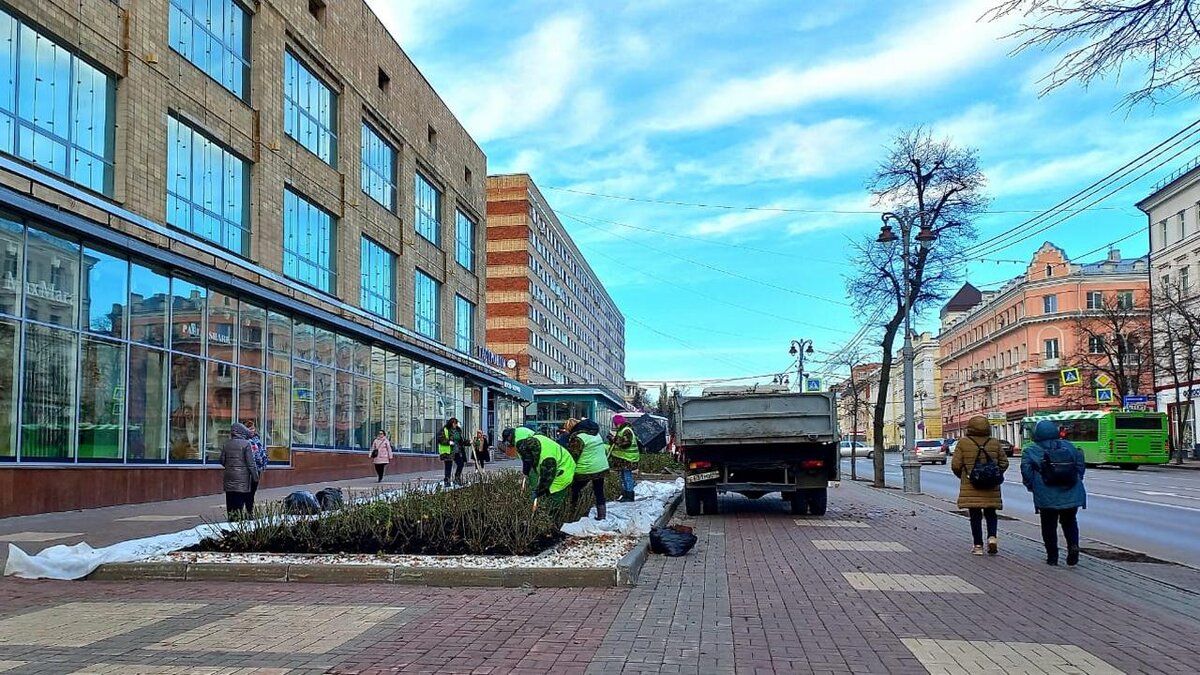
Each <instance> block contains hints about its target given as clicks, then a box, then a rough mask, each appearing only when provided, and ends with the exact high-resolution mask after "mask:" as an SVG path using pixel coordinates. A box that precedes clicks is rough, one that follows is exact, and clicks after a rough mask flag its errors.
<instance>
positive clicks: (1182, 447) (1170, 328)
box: [1152, 279, 1200, 464]
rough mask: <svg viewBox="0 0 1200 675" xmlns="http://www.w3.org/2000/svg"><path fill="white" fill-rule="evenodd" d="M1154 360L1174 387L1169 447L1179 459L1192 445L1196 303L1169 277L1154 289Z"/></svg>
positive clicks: (1199, 372) (1199, 321) (1199, 315)
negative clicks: (1174, 405) (1172, 418)
mask: <svg viewBox="0 0 1200 675" xmlns="http://www.w3.org/2000/svg"><path fill="white" fill-rule="evenodd" d="M1152 335H1153V338H1154V339H1153V345H1154V364H1155V368H1156V369H1157V371H1158V372H1159V373H1165V374H1167V375H1168V376H1169V377H1170V378H1171V384H1172V385H1174V388H1175V395H1174V399H1175V403H1176V404H1177V405H1176V407H1175V411H1176V413H1175V420H1174V421H1175V430H1174V433H1172V434H1171V447H1172V450H1173V454H1174V455H1175V462H1176V463H1178V464H1182V463H1183V457H1184V455H1185V454H1186V453H1187V452H1188V451H1189V450H1190V449H1191V448H1192V445H1193V443H1195V438H1194V437H1193V435H1192V422H1191V413H1192V399H1194V398H1195V396H1193V394H1194V393H1195V392H1196V389H1197V387H1196V379H1197V377H1198V376H1200V304H1198V303H1197V297H1196V296H1195V295H1194V293H1193V292H1192V289H1190V288H1188V287H1186V286H1184V285H1183V284H1181V283H1180V282H1179V280H1177V279H1176V280H1172V281H1170V282H1168V283H1166V284H1163V285H1162V286H1161V287H1159V288H1158V289H1156V291H1155V294H1154V322H1153V329H1152Z"/></svg>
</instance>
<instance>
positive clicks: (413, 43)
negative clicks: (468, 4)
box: [367, 0, 465, 53]
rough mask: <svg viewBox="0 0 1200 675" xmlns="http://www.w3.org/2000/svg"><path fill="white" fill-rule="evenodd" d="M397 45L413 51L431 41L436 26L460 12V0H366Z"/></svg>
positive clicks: (435, 32) (462, 3)
mask: <svg viewBox="0 0 1200 675" xmlns="http://www.w3.org/2000/svg"><path fill="white" fill-rule="evenodd" d="M367 4H368V5H370V6H371V9H372V10H374V12H375V14H376V15H377V16H378V17H379V19H380V20H381V21H382V22H383V25H384V26H386V27H387V29H388V32H389V33H391V34H392V36H393V37H394V38H396V42H399V43H400V48H401V49H403V50H404V51H406V52H409V53H411V52H413V51H415V50H417V49H420V48H421V47H424V46H427V45H428V44H429V43H431V42H433V41H434V40H433V39H432V38H434V37H436V35H437V31H436V28H437V27H438V26H440V25H442V23H443V21H444V19H445V18H446V17H448V16H450V15H452V14H454V13H455V12H457V11H459V10H460V9H461V8H462V6H463V5H464V4H465V3H464V2H463V0H367Z"/></svg>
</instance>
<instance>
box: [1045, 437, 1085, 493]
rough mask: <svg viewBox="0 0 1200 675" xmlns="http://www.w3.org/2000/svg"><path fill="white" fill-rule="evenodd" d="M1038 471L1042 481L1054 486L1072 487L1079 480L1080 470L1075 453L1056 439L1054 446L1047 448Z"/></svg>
mask: <svg viewBox="0 0 1200 675" xmlns="http://www.w3.org/2000/svg"><path fill="white" fill-rule="evenodd" d="M1045 450H1046V452H1045V454H1043V455H1042V463H1041V466H1040V467H1038V471H1039V472H1040V473H1041V474H1042V482H1043V483H1045V484H1046V485H1049V486H1052V487H1071V486H1073V485H1075V484H1076V483H1078V482H1079V471H1078V469H1076V468H1075V453H1074V451H1072V450H1071V448H1065V447H1063V444H1062V443H1060V442H1059V441H1054V447H1053V448H1046V449H1045Z"/></svg>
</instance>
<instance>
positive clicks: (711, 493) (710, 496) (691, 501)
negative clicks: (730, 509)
mask: <svg viewBox="0 0 1200 675" xmlns="http://www.w3.org/2000/svg"><path fill="white" fill-rule="evenodd" d="M683 501H684V507H685V508H686V510H687V514H688V515H689V516H711V515H715V514H716V513H717V489H716V488H688V489H685V490H684V491H683Z"/></svg>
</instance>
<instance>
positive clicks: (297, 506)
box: [283, 490, 321, 516]
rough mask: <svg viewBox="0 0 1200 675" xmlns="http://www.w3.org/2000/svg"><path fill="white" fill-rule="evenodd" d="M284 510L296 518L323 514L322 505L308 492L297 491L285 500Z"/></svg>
mask: <svg viewBox="0 0 1200 675" xmlns="http://www.w3.org/2000/svg"><path fill="white" fill-rule="evenodd" d="M283 510H284V512H286V513H290V514H292V515H296V516H311V515H313V514H316V513H320V512H321V504H320V503H319V502H318V501H317V498H316V497H315V496H314V495H313V493H311V492H309V491H308V490H297V491H296V492H293V493H292V494H290V495H288V496H286V497H284V498H283Z"/></svg>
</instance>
